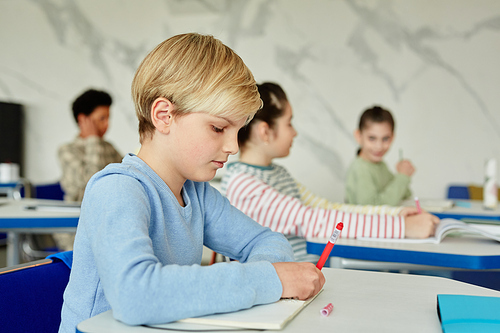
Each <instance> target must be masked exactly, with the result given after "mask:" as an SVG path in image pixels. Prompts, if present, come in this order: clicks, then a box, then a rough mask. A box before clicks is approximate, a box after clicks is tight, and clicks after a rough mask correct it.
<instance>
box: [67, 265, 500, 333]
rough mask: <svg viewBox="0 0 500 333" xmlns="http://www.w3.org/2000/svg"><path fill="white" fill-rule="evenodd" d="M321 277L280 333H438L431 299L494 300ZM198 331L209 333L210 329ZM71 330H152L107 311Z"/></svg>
mask: <svg viewBox="0 0 500 333" xmlns="http://www.w3.org/2000/svg"><path fill="white" fill-rule="evenodd" d="M323 273H324V274H325V277H326V280H327V282H326V284H325V287H324V290H323V292H322V293H321V294H319V295H318V297H317V298H316V299H315V300H314V301H313V302H312V303H311V304H309V305H308V306H307V307H306V308H304V309H303V310H302V312H301V313H299V314H298V315H297V317H295V319H293V320H292V321H291V322H290V323H289V324H288V325H287V326H286V327H285V328H284V329H283V330H282V331H281V332H284V333H299V332H300V333H303V332H312V331H314V332H398V333H399V332H427V333H433V332H436V333H438V332H442V330H441V324H440V322H439V319H438V316H437V311H436V298H437V294H466V295H477V296H495V297H500V292H498V291H494V290H491V289H487V288H482V287H477V286H474V285H471V284H467V283H463V282H458V281H453V280H450V279H445V278H438V277H429V276H420V275H406V274H392V273H381V272H367V271H356V270H348V269H334V268H324V269H323ZM328 303H332V304H333V305H334V309H333V312H332V313H331V314H330V316H328V317H322V316H321V315H320V313H319V311H320V309H322V308H323V307H324V306H325V305H326V304H328ZM203 327H204V328H205V329H210V326H203ZM212 328H213V327H212ZM76 331H77V332H80V333H100V332H106V333H114V332H120V333H142V332H154V331H155V330H153V329H151V328H147V327H143V326H127V325H125V324H122V323H121V322H119V321H117V320H115V319H114V318H113V317H112V312H111V310H110V311H107V312H104V313H101V314H100V315H97V316H95V317H93V318H90V319H87V320H85V321H83V322H82V323H80V324H79V325H78V326H77V330H76ZM157 331H158V330H157ZM212 332H215V331H212ZM217 332H224V331H223V330H220V331H217ZM241 332H250V331H247V330H245V331H241ZM253 332H255V331H253Z"/></svg>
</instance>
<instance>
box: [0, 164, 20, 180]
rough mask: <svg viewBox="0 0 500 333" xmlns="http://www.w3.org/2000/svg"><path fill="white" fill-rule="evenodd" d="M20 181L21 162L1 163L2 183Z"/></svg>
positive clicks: (0, 176) (0, 174) (0, 175)
mask: <svg viewBox="0 0 500 333" xmlns="http://www.w3.org/2000/svg"><path fill="white" fill-rule="evenodd" d="M17 181H19V164H16V163H0V183H14V182H17Z"/></svg>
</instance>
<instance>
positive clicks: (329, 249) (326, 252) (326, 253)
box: [316, 222, 344, 270]
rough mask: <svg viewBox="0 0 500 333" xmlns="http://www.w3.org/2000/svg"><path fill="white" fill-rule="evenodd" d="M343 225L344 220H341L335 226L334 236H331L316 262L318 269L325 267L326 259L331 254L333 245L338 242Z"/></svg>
mask: <svg viewBox="0 0 500 333" xmlns="http://www.w3.org/2000/svg"><path fill="white" fill-rule="evenodd" d="M343 227H344V224H343V223H342V222H339V223H338V224H337V226H336V227H335V230H334V231H333V234H332V237H330V239H329V240H328V244H326V246H325V249H324V250H323V253H322V254H321V257H319V260H318V263H317V264H316V267H317V268H318V269H320V270H321V269H322V268H323V265H325V262H326V259H328V256H330V252H332V249H333V246H334V245H335V242H337V239H338V238H339V236H340V232H341V231H342V228H343Z"/></svg>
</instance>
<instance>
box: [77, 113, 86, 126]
mask: <svg viewBox="0 0 500 333" xmlns="http://www.w3.org/2000/svg"><path fill="white" fill-rule="evenodd" d="M85 117H86V115H85V114H83V113H79V114H78V115H77V116H76V121H77V122H78V125H80V123H81V122H82V121H83V120H84V119H85Z"/></svg>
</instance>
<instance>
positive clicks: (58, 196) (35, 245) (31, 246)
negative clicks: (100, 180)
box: [21, 182, 64, 260]
mask: <svg viewBox="0 0 500 333" xmlns="http://www.w3.org/2000/svg"><path fill="white" fill-rule="evenodd" d="M21 195H23V191H21ZM31 196H32V197H33V198H36V199H51V200H64V191H63V189H62V188H61V184H60V183H59V182H56V183H49V184H38V185H37V184H35V185H32V187H31ZM22 247H23V251H24V254H25V256H26V258H27V260H35V259H39V258H45V257H46V256H47V255H49V254H52V253H55V252H59V251H61V250H60V249H59V248H57V246H56V244H55V241H54V240H53V238H52V236H50V235H34V234H26V235H25V236H24V239H23V241H22Z"/></svg>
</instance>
